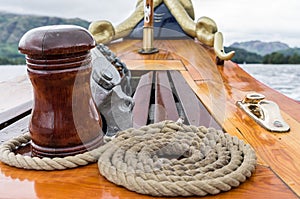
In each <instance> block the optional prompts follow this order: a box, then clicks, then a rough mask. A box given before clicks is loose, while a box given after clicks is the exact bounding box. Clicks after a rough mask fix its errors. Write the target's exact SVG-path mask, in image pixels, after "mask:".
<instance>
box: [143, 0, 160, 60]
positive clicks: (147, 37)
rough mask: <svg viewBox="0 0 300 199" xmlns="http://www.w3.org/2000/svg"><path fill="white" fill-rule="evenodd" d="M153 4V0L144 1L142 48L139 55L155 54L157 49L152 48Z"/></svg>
mask: <svg viewBox="0 0 300 199" xmlns="http://www.w3.org/2000/svg"><path fill="white" fill-rule="evenodd" d="M153 22H154V4H153V0H144V28H143V48H142V49H141V50H140V51H139V53H141V54H153V53H157V52H158V49H157V48H154V47H153V40H154V36H153V35H154V29H153Z"/></svg>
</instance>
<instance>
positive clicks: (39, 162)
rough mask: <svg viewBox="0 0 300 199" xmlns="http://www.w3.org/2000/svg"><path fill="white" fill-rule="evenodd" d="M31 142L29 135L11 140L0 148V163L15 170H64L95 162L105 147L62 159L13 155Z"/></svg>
mask: <svg viewBox="0 0 300 199" xmlns="http://www.w3.org/2000/svg"><path fill="white" fill-rule="evenodd" d="M30 141H31V138H30V135H29V133H26V134H24V135H20V136H19V137H16V138H13V139H11V140H9V141H8V142H6V143H4V144H3V145H2V146H0V161H1V162H3V163H5V164H7V165H10V166H13V167H17V168H22V169H30V170H46V171H52V170H65V169H72V168H76V167H79V166H85V165H87V164H89V163H94V162H97V160H98V159H99V156H100V154H102V152H103V150H105V148H106V147H105V145H104V146H102V147H99V148H97V149H94V150H92V151H88V152H85V153H83V154H78V155H75V156H67V157H64V158H39V157H29V156H23V155H20V154H15V153H14V152H13V151H14V150H15V149H16V148H18V147H20V146H22V145H23V144H27V143H28V142H30Z"/></svg>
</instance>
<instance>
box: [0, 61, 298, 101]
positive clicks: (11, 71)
mask: <svg viewBox="0 0 300 199" xmlns="http://www.w3.org/2000/svg"><path fill="white" fill-rule="evenodd" d="M240 66H241V67H242V68H243V69H244V70H246V71H247V72H248V73H250V74H251V75H252V76H254V77H255V78H256V79H258V80H260V81H261V82H263V83H265V84H266V85H268V86H270V87H272V88H274V89H276V90H278V91H279V92H281V93H283V94H285V95H287V96H289V97H291V98H293V99H295V100H297V101H300V65H264V64H247V65H243V64H240ZM24 74H26V66H25V65H20V66H0V82H3V81H7V80H9V79H13V78H15V77H17V76H20V75H24Z"/></svg>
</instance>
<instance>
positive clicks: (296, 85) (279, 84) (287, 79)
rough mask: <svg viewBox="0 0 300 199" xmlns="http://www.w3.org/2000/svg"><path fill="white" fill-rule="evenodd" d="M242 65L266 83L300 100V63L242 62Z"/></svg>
mask: <svg viewBox="0 0 300 199" xmlns="http://www.w3.org/2000/svg"><path fill="white" fill-rule="evenodd" d="M240 66H241V67H242V68H243V69H244V70H245V71H247V72H248V73H249V74H251V75H252V76H253V77H254V78H256V79H258V80H259V81H261V82H263V83H264V84H266V85H268V86H270V87H272V88H274V89H275V90H277V91H279V92H281V93H283V94H285V95H286V96H288V97H290V98H293V99H295V100H297V101H300V65H265V64H241V65H240Z"/></svg>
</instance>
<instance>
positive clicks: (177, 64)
mask: <svg viewBox="0 0 300 199" xmlns="http://www.w3.org/2000/svg"><path fill="white" fill-rule="evenodd" d="M123 61H124V63H125V64H126V66H127V68H128V69H129V70H180V71H181V70H186V68H185V67H184V65H183V64H182V62H181V61H180V60H123Z"/></svg>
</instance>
